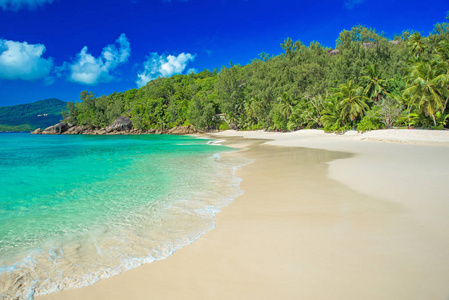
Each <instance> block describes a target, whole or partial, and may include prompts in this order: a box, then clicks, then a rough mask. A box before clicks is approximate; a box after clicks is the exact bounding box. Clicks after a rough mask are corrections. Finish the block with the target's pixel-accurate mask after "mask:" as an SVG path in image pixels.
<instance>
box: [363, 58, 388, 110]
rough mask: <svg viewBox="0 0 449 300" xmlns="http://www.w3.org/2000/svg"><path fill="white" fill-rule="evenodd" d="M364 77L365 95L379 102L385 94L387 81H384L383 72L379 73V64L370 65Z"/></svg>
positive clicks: (365, 70)
mask: <svg viewBox="0 0 449 300" xmlns="http://www.w3.org/2000/svg"><path fill="white" fill-rule="evenodd" d="M362 72H363V74H364V76H362V77H361V79H362V82H363V84H364V86H365V87H364V92H365V95H366V96H367V97H368V98H369V99H371V100H374V101H375V102H378V101H379V99H380V98H381V96H382V95H383V94H384V93H385V90H384V86H385V82H386V81H385V79H382V72H381V71H379V67H378V65H377V64H371V65H368V66H367V67H366V68H365V69H364V70H363V71H362Z"/></svg>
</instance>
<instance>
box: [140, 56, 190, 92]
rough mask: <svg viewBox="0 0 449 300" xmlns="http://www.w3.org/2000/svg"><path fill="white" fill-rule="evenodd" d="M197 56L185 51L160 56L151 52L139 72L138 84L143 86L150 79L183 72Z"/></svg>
mask: <svg viewBox="0 0 449 300" xmlns="http://www.w3.org/2000/svg"><path fill="white" fill-rule="evenodd" d="M195 57H196V54H195V55H192V54H190V53H184V52H183V53H181V54H179V55H178V56H174V55H168V56H165V55H164V54H162V55H160V56H159V55H158V54H157V53H151V54H150V55H149V56H147V60H146V61H145V62H144V63H143V67H144V70H143V71H142V73H139V74H137V77H138V79H137V80H136V84H137V86H138V87H142V86H144V85H145V84H147V82H148V81H151V80H153V79H156V78H158V77H159V76H160V77H170V76H172V75H174V74H181V73H182V72H183V71H184V70H185V68H186V67H187V64H188V63H189V62H191V61H194V60H195Z"/></svg>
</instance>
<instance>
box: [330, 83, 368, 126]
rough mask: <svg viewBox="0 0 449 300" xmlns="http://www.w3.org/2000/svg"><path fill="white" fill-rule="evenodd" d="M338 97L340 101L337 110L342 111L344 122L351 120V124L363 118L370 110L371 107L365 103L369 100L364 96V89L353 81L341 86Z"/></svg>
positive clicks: (341, 115)
mask: <svg viewBox="0 0 449 300" xmlns="http://www.w3.org/2000/svg"><path fill="white" fill-rule="evenodd" d="M336 96H337V98H338V100H339V102H338V105H337V110H339V111H340V118H341V119H342V120H347V119H348V118H349V120H351V122H354V121H355V120H356V119H357V118H362V117H363V115H364V114H365V112H366V111H367V110H369V106H368V104H366V102H365V99H367V98H366V97H365V96H363V88H362V87H359V86H357V85H356V84H354V82H353V81H352V80H350V81H349V82H348V83H343V84H341V85H340V87H339V91H338V93H337V94H336Z"/></svg>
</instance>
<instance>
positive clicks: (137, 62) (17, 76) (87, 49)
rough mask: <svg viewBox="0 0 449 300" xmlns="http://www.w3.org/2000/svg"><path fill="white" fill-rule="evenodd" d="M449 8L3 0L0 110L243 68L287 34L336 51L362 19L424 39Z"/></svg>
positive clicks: (318, 2) (360, 0)
mask: <svg viewBox="0 0 449 300" xmlns="http://www.w3.org/2000/svg"><path fill="white" fill-rule="evenodd" d="M447 11H449V1H448V0H433V1H430V2H426V1H415V0H408V1H404V0H399V1H393V0H376V1H374V0H333V1H327V0H315V1H286V0H277V1H268V0H259V1H256V0H209V1H201V0H171V1H170V0H154V1H153V0H108V1H104V0H0V106H7V105H15V104H19V103H28V102H34V101H37V100H41V99H45V98H53V97H55V98H59V99H61V100H64V101H76V100H79V93H80V92H81V91H83V90H88V91H93V92H94V93H96V94H97V95H99V96H100V95H103V94H110V93H113V92H114V91H117V92H121V91H125V90H128V89H131V88H136V87H139V86H142V85H144V84H145V83H146V82H148V81H149V80H152V79H154V78H157V77H158V76H171V75H173V74H186V73H187V72H190V71H202V70H203V69H205V68H207V69H210V70H212V69H214V68H217V69H220V68H221V66H223V65H229V62H231V61H232V62H233V63H235V64H242V65H243V64H247V63H249V62H251V59H253V58H255V57H257V56H258V54H259V53H261V52H266V53H269V54H275V55H277V54H279V53H281V51H282V50H281V48H280V46H279V45H280V43H281V42H282V41H283V40H284V39H285V38H287V37H291V38H292V39H293V40H298V39H300V40H301V41H302V42H303V43H305V44H306V45H307V44H309V43H310V42H311V41H313V40H315V41H318V42H320V43H322V44H323V45H325V46H327V47H334V46H335V40H336V39H337V38H338V34H339V32H340V31H342V30H343V29H350V28H351V27H352V26H354V25H358V24H361V25H365V26H369V27H373V28H376V29H377V30H378V31H379V32H381V31H384V32H385V33H386V34H387V35H388V36H390V37H393V35H394V34H399V33H401V32H402V31H403V30H406V29H412V30H417V31H420V32H422V33H424V34H426V35H427V34H428V33H429V32H430V31H431V30H432V28H433V24H435V23H437V22H443V21H445V16H446V12H447Z"/></svg>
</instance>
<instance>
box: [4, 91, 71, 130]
mask: <svg viewBox="0 0 449 300" xmlns="http://www.w3.org/2000/svg"><path fill="white" fill-rule="evenodd" d="M66 106H67V103H66V102H64V101H61V100H59V99H55V98H51V99H45V100H41V101H37V102H33V103H28V104H20V105H14V106H3V107H0V132H5V131H31V130H34V129H36V128H46V127H48V126H50V125H54V124H56V123H58V122H59V121H60V120H61V119H62V116H61V112H62V110H63V109H65V108H66Z"/></svg>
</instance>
